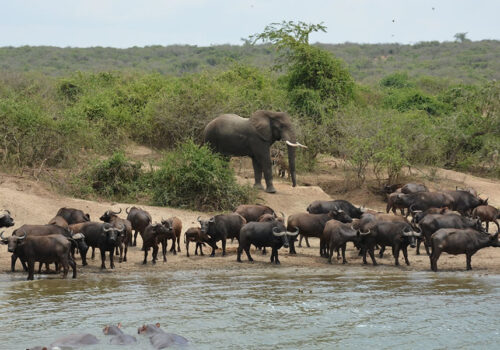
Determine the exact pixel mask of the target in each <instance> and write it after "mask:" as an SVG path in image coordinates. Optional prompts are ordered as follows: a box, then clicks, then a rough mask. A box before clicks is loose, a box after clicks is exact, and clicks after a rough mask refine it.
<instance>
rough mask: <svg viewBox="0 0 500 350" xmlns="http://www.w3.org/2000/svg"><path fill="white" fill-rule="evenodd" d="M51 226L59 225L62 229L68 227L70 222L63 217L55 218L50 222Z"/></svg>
mask: <svg viewBox="0 0 500 350" xmlns="http://www.w3.org/2000/svg"><path fill="white" fill-rule="evenodd" d="M48 224H49V225H57V226H61V227H64V228H66V227H68V226H69V225H68V222H67V221H66V220H65V219H64V218H63V217H62V216H54V217H53V218H52V219H50V221H49V222H48Z"/></svg>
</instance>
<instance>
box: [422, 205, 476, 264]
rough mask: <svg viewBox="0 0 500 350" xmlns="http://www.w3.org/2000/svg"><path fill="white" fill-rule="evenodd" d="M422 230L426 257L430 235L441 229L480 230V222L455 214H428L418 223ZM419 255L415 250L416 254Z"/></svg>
mask: <svg viewBox="0 0 500 350" xmlns="http://www.w3.org/2000/svg"><path fill="white" fill-rule="evenodd" d="M418 225H419V226H420V228H421V229H422V235H423V238H424V246H425V251H426V252H427V255H429V246H430V244H431V235H432V234H433V233H434V232H436V231H437V230H439V229H441V228H461V229H462V228H475V229H477V230H480V229H481V221H480V220H476V219H470V218H467V217H465V216H461V215H457V214H444V215H443V214H428V215H426V216H424V217H423V218H422V219H421V220H420V221H419V223H418ZM418 253H420V252H419V251H418V250H417V254H418Z"/></svg>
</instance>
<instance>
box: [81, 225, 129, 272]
mask: <svg viewBox="0 0 500 350" xmlns="http://www.w3.org/2000/svg"><path fill="white" fill-rule="evenodd" d="M79 232H81V233H83V235H84V236H85V241H86V242H87V245H88V246H89V247H92V248H93V249H95V248H99V250H100V253H101V269H105V268H106V264H105V262H106V252H109V262H110V267H111V268H112V269H114V268H115V263H114V259H113V256H114V253H115V249H116V247H117V246H118V245H119V243H120V241H121V239H122V237H123V236H125V227H123V226H121V227H118V228H116V227H114V226H113V225H111V224H108V223H107V222H105V223H102V222H88V223H86V224H84V225H82V226H81V228H80V230H79ZM92 258H93V255H92ZM82 263H83V265H86V264H87V256H86V254H82Z"/></svg>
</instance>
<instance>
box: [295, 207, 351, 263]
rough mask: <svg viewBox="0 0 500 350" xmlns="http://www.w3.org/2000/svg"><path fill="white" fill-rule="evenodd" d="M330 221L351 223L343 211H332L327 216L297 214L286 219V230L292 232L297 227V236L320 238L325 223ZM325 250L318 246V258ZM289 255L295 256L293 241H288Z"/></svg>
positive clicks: (322, 246)
mask: <svg viewBox="0 0 500 350" xmlns="http://www.w3.org/2000/svg"><path fill="white" fill-rule="evenodd" d="M332 219H335V220H338V221H341V222H352V219H351V217H350V216H349V215H347V214H346V213H345V212H344V211H343V210H336V209H334V210H332V211H330V212H329V213H328V214H309V213H299V214H294V215H290V216H289V217H288V221H287V230H288V231H293V230H294V229H295V228H296V227H297V228H298V229H299V234H301V235H303V236H304V237H317V238H321V237H322V236H323V230H324V229H325V225H326V223H327V221H329V220H332ZM325 250H326V247H325V246H324V245H322V244H320V256H323V255H324V254H325ZM290 254H297V252H296V251H295V244H294V240H293V239H292V240H291V241H290Z"/></svg>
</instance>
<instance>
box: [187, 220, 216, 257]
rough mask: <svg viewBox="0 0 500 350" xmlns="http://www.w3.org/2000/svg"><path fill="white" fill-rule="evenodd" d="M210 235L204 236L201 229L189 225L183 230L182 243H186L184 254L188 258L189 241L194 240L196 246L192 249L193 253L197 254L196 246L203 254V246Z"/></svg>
mask: <svg viewBox="0 0 500 350" xmlns="http://www.w3.org/2000/svg"><path fill="white" fill-rule="evenodd" d="M209 239H210V237H208V236H206V235H205V236H204V235H202V233H201V229H200V228H199V227H190V228H188V229H187V230H186V232H184V243H185V244H186V256H187V257H188V258H189V242H195V243H196V248H195V250H194V255H198V248H199V249H200V255H202V256H203V255H204V254H203V248H202V247H203V246H204V245H205V243H206V242H208V240H209Z"/></svg>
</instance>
